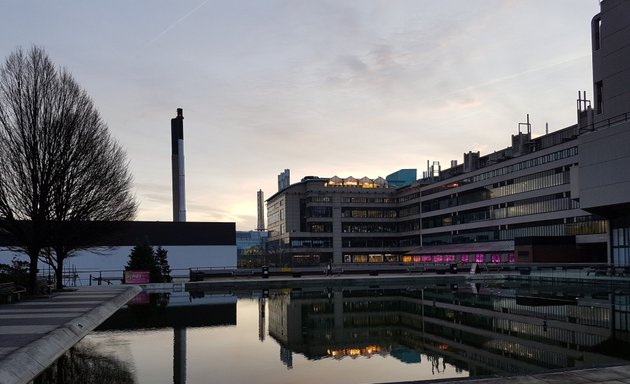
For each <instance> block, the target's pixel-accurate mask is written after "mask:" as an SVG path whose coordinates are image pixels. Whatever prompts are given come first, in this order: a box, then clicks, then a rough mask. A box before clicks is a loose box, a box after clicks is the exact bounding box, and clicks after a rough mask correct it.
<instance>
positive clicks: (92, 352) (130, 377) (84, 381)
mask: <svg viewBox="0 0 630 384" xmlns="http://www.w3.org/2000/svg"><path fill="white" fill-rule="evenodd" d="M135 382H136V380H135V377H134V374H133V371H132V368H131V366H130V365H129V364H128V363H126V362H124V361H120V360H118V359H116V358H115V357H114V356H110V355H104V354H100V353H98V352H97V351H96V349H95V348H94V346H92V345H90V344H88V343H85V342H81V343H79V344H77V345H75V346H74V347H72V348H71V349H70V350H69V351H68V352H66V353H65V354H64V355H63V356H61V357H60V358H59V359H58V360H57V361H56V362H55V363H54V364H53V365H51V366H50V367H49V368H48V369H47V370H46V371H44V372H43V373H42V374H41V375H39V376H38V377H37V378H36V379H35V380H33V384H97V383H98V384H101V383H108V384H133V383H135Z"/></svg>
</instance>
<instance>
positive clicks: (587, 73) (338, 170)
mask: <svg viewBox="0 0 630 384" xmlns="http://www.w3.org/2000/svg"><path fill="white" fill-rule="evenodd" d="M598 12H599V0H553V1H549V0H474V1H473V0H440V1H429V0H381V1H377V0H360V1H358V0H357V1H349V0H308V1H307V0H264V1H261V0H225V1H223V0H184V1H181V0H178V1H175V0H168V1H166V0H134V1H128V0H108V1H85V0H58V1H54V2H53V1H47V0H38V1H34V0H3V1H1V2H0V14H2V15H4V17H3V21H2V23H1V24H0V30H1V31H2V33H0V60H2V61H4V59H5V58H6V57H7V56H8V55H10V54H11V53H12V52H14V51H15V50H16V49H17V48H18V47H22V48H29V47H30V46H32V45H37V46H40V47H43V48H44V49H45V50H46V52H47V53H48V55H49V56H50V58H51V59H52V60H53V62H54V63H55V64H57V65H59V66H60V67H64V68H66V69H68V70H69V71H70V72H71V73H72V75H73V76H74V78H75V80H77V82H78V83H79V84H81V86H82V87H83V88H84V89H85V90H86V91H87V93H88V94H89V95H90V96H91V97H92V98H93V100H94V102H95V105H96V107H97V109H98V110H99V111H100V113H101V116H102V118H103V120H104V121H105V122H106V123H107V124H108V126H109V129H110V131H111V133H112V135H113V136H114V137H115V138H116V139H117V140H118V142H119V143H120V144H121V145H122V146H123V147H124V149H125V151H126V152H127V156H128V161H129V166H130V169H131V172H132V174H133V176H134V189H135V195H136V198H137V199H138V202H139V204H140V209H139V213H138V217H137V219H138V220H147V221H170V220H172V200H171V152H170V151H171V143H170V119H171V118H173V117H175V115H176V109H177V108H183V109H184V147H185V149H184V151H185V166H186V171H185V172H186V200H187V201H186V209H187V220H188V221H228V222H235V223H236V227H237V229H238V230H252V229H255V228H256V192H257V191H258V190H259V189H262V190H263V191H264V194H265V198H269V197H270V196H272V195H273V194H274V193H276V192H277V191H278V189H277V175H278V174H279V173H280V172H282V171H283V170H284V169H287V168H288V169H290V170H291V182H292V183H295V182H298V181H300V179H301V178H302V177H304V176H309V175H315V176H320V177H332V176H335V175H337V176H339V177H342V178H344V177H348V176H354V177H356V178H360V177H363V176H367V177H370V178H376V177H378V176H381V177H386V176H387V175H388V174H390V173H393V172H395V171H397V170H399V169H402V168H416V169H418V175H419V176H420V175H422V171H424V170H426V164H427V160H429V161H431V162H433V161H439V162H440V163H441V165H442V168H447V167H448V166H449V165H450V161H451V160H457V161H458V162H460V163H461V162H462V161H463V153H465V152H468V151H480V152H481V155H482V156H483V155H484V154H488V153H491V152H493V151H495V150H500V149H503V148H505V147H507V146H508V145H509V144H510V135H513V134H516V133H517V132H518V123H521V122H525V120H526V115H527V114H529V115H530V121H531V123H532V132H533V135H534V136H539V135H541V134H544V132H545V124H546V123H548V126H549V131H550V132H552V131H555V130H558V129H561V128H565V127H567V126H570V125H572V124H575V122H576V99H577V93H578V91H587V96H588V98H589V99H591V95H592V75H591V56H590V52H591V40H590V21H591V18H592V17H593V16H594V15H595V14H597V13H598Z"/></svg>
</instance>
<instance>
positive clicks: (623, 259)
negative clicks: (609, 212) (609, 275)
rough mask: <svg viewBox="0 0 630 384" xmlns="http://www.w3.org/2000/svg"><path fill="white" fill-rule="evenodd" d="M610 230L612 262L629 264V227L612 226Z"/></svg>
mask: <svg viewBox="0 0 630 384" xmlns="http://www.w3.org/2000/svg"><path fill="white" fill-rule="evenodd" d="M611 232H612V244H611V245H612V253H613V263H614V264H615V265H626V266H630V228H628V227H625V228H623V227H622V228H614V229H613V230H612V231H611Z"/></svg>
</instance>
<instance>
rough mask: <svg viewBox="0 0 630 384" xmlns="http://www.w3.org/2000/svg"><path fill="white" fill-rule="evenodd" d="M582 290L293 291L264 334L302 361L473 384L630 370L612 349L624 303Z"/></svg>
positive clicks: (283, 297) (279, 301) (625, 313)
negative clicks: (567, 371)
mask: <svg viewBox="0 0 630 384" xmlns="http://www.w3.org/2000/svg"><path fill="white" fill-rule="evenodd" d="M589 288H591V289H590V291H589V290H586V289H583V288H579V287H577V288H575V289H574V288H572V287H567V286H566V285H565V286H562V287H556V286H553V285H539V286H537V287H536V290H528V289H527V290H526V289H522V288H520V287H518V286H516V285H515V286H513V287H508V288H505V287H496V288H492V287H485V286H484V287H482V286H475V287H474V289H471V287H468V286H466V287H457V286H456V285H453V286H450V285H444V286H436V287H431V288H425V289H418V290H415V289H400V288H395V289H394V288H382V289H380V288H352V289H346V290H337V291H334V292H332V294H331V292H330V291H329V290H321V291H306V290H303V291H293V292H290V293H281V294H275V295H271V297H270V298H269V334H270V335H271V336H272V337H273V338H274V339H276V340H277V341H278V342H279V343H280V344H281V346H282V347H283V348H287V349H290V350H291V351H293V352H295V353H301V354H303V355H304V356H306V357H307V358H309V359H320V358H325V357H333V358H344V357H347V356H349V357H357V356H364V357H369V356H372V355H374V354H381V355H387V354H389V355H391V356H392V357H395V358H397V359H399V360H400V361H403V362H406V363H414V362H418V363H419V362H421V361H422V359H424V357H423V355H424V356H426V361H427V362H428V363H430V364H432V367H433V370H434V373H438V372H443V371H444V369H446V364H450V365H453V366H455V367H457V369H465V370H467V371H469V372H470V374H471V376H475V375H485V374H497V373H499V374H500V373H504V372H509V373H525V372H538V371H542V370H546V369H559V368H580V367H590V366H596V365H602V364H612V363H616V362H620V361H621V360H620V358H625V359H628V360H630V353H629V352H626V350H627V345H626V346H624V347H622V348H620V349H619V348H618V349H616V346H618V345H620V343H622V342H628V341H629V335H630V333H629V329H630V324H629V314H630V307H629V305H628V304H629V299H628V295H627V294H626V295H623V296H622V295H614V294H609V293H608V292H604V291H602V292H599V291H597V290H594V289H592V287H589ZM560 292H564V293H560ZM283 356H284V354H283ZM283 359H284V357H283ZM283 361H284V360H283Z"/></svg>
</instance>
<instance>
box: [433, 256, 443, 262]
mask: <svg viewBox="0 0 630 384" xmlns="http://www.w3.org/2000/svg"><path fill="white" fill-rule="evenodd" d="M433 261H434V262H436V263H441V262H442V261H444V256H442V255H435V256H433Z"/></svg>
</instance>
